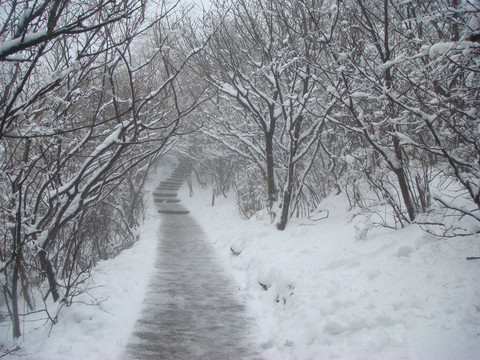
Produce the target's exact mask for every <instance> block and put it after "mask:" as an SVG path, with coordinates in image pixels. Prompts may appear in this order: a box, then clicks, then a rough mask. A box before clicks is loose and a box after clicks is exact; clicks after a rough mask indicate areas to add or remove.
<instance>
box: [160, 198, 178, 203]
mask: <svg viewBox="0 0 480 360" xmlns="http://www.w3.org/2000/svg"><path fill="white" fill-rule="evenodd" d="M153 202H156V203H157V202H158V203H168V204H174V203H179V202H180V199H161V198H155V199H153Z"/></svg>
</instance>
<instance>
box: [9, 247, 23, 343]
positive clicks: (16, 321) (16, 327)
mask: <svg viewBox="0 0 480 360" xmlns="http://www.w3.org/2000/svg"><path fill="white" fill-rule="evenodd" d="M19 262H20V257H19V256H18V255H17V256H16V258H15V267H14V268H13V275H12V294H11V299H12V314H11V316H12V325H13V337H14V338H19V337H20V336H21V335H22V333H21V331H20V314H19V313H18V279H19V276H18V271H19V267H20V264H19Z"/></svg>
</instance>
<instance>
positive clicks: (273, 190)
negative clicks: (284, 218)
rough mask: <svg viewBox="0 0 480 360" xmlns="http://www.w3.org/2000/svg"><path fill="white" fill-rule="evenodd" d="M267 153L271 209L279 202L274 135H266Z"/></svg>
mask: <svg viewBox="0 0 480 360" xmlns="http://www.w3.org/2000/svg"><path fill="white" fill-rule="evenodd" d="M265 153H266V157H267V192H268V206H269V208H270V209H271V208H272V206H273V203H274V202H275V201H276V200H277V189H276V188H275V173H274V170H275V168H274V160H273V133H272V132H268V133H266V134H265Z"/></svg>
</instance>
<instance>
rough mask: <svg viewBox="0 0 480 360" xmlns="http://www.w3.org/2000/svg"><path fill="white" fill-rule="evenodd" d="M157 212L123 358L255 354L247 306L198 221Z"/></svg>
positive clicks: (240, 356)
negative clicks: (154, 242)
mask: <svg viewBox="0 0 480 360" xmlns="http://www.w3.org/2000/svg"><path fill="white" fill-rule="evenodd" d="M159 190H160V191H163V189H161V188H159ZM164 206H169V205H167V204H162V205H160V207H159V209H160V211H163V210H161V209H162V207H164ZM171 206H174V207H175V208H176V209H178V206H179V205H177V204H175V205H171ZM159 216H162V225H161V235H160V243H159V245H158V248H157V249H158V253H157V258H156V263H155V268H156V269H155V273H154V275H153V276H152V279H151V283H150V286H149V290H148V292H147V294H146V297H145V300H144V308H143V312H142V315H141V318H140V319H139V320H138V321H137V324H136V326H135V330H134V333H133V335H132V338H131V340H130V343H129V345H128V346H127V348H126V353H125V356H124V357H125V358H126V359H165V360H167V359H192V360H193V359H209V360H215V359H218V360H226V359H252V358H254V355H255V350H254V349H253V345H252V344H253V342H252V341H250V339H249V338H248V334H249V331H248V328H249V320H248V318H247V316H246V314H245V306H244V304H242V302H241V301H240V300H239V298H238V297H237V296H235V291H234V287H233V285H232V281H233V280H232V279H229V278H228V277H227V276H226V275H225V274H224V271H223V269H222V267H221V266H220V265H219V264H218V263H217V259H216V258H215V256H214V254H213V249H212V248H211V245H210V244H209V243H208V242H207V241H206V240H205V234H204V232H203V230H202V228H201V226H200V225H199V224H198V223H197V222H196V221H195V220H194V219H193V217H191V216H190V215H188V214H178V213H175V214H164V213H162V214H159Z"/></svg>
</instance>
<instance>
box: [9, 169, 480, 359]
mask: <svg viewBox="0 0 480 360" xmlns="http://www.w3.org/2000/svg"><path fill="white" fill-rule="evenodd" d="M168 174H169V171H159V173H158V174H156V175H155V176H153V177H152V181H151V183H150V185H149V189H150V191H151V190H152V189H153V187H154V186H156V185H157V184H158V183H159V181H160V179H162V178H164V177H166V176H167V175H168ZM180 196H181V197H182V204H184V205H185V206H186V207H187V208H189V209H190V210H191V212H192V215H193V216H194V217H195V218H196V219H197V220H198V221H199V223H200V224H201V225H202V226H203V228H204V230H205V232H206V234H207V236H208V238H209V240H210V241H211V243H212V246H213V247H214V249H216V251H217V254H218V255H219V261H222V262H223V264H224V265H225V270H226V271H227V272H230V273H231V275H232V276H233V277H234V279H235V281H236V282H237V284H238V287H239V290H240V291H239V292H240V294H241V296H243V298H244V299H245V301H246V303H247V306H248V309H249V312H250V314H249V315H250V316H251V317H253V318H254V319H255V320H256V323H255V327H254V329H252V332H253V333H254V335H255V337H256V338H257V339H258V344H259V346H260V347H261V349H263V350H262V351H263V354H262V355H263V357H264V358H265V359H266V360H287V359H288V360H290V359H292V360H293V359H296V360H307V359H313V360H329V359H345V360H347V359H348V360H355V359H358V360H359V359H372V360H375V359H382V360H383V359H388V360H396V359H408V360H417V359H418V360H447V359H448V360H450V359H456V360H473V359H478V358H480V282H479V281H478V276H479V275H480V261H478V260H477V261H466V260H465V257H467V256H474V255H479V254H480V239H479V237H478V236H477V237H461V238H456V239H449V240H436V239H434V238H433V237H432V236H430V235H428V234H426V233H424V232H423V231H421V230H420V229H418V228H417V227H415V226H410V227H408V228H406V229H403V230H400V231H393V230H389V229H385V228H377V229H372V230H371V231H370V232H369V233H368V237H367V239H366V240H364V241H357V240H355V239H356V236H355V234H356V228H355V225H356V222H357V220H358V218H354V219H353V220H352V219H351V218H352V214H351V213H349V212H348V211H347V209H348V204H347V201H346V200H345V198H344V197H343V196H342V195H340V196H332V197H330V198H329V199H327V200H325V201H324V202H323V204H322V209H323V210H328V215H329V216H328V218H326V219H323V220H320V221H316V222H314V221H306V220H303V221H302V220H292V221H291V223H290V224H289V225H288V226H287V229H286V230H285V231H283V232H280V231H277V230H276V229H275V228H274V226H272V225H271V224H270V221H269V220H268V219H267V218H265V219H261V216H259V217H256V218H255V217H254V218H252V219H250V220H249V221H244V220H241V219H240V218H239V216H238V214H237V211H236V208H235V205H234V200H233V199H232V198H228V199H225V198H223V197H218V198H217V199H216V203H215V206H213V207H212V206H211V192H210V191H199V190H198V189H195V195H194V197H192V198H190V197H189V196H188V189H187V187H186V186H184V187H183V188H182V189H181V194H180ZM150 205H152V204H151V203H150ZM149 214H150V217H149V218H148V220H147V221H146V222H145V225H144V226H143V227H142V229H141V230H140V235H141V236H140V238H141V240H140V241H139V242H138V243H137V244H136V245H135V246H134V247H132V248H131V249H128V250H126V251H124V252H123V253H122V254H121V255H120V256H119V257H117V258H116V259H113V260H109V261H104V262H101V263H100V264H99V265H98V267H97V271H96V272H95V274H94V276H93V279H92V281H93V283H92V284H93V285H97V286H100V287H97V288H94V289H92V290H91V291H90V294H91V295H92V296H94V297H95V298H99V299H100V298H103V299H105V301H104V302H103V303H102V306H101V308H99V307H95V306H87V305H83V304H80V303H76V304H74V305H73V306H71V307H70V308H63V309H62V310H61V312H60V316H59V323H58V324H57V325H55V326H54V327H53V328H52V329H51V334H50V336H48V333H49V330H50V329H49V328H48V327H41V326H40V325H41V324H42V323H40V322H32V323H27V324H26V325H25V328H24V334H25V335H24V337H23V338H22V339H20V341H19V342H18V343H19V345H20V346H21V347H22V350H21V353H18V354H21V355H23V356H24V358H26V359H33V360H47V359H48V360H50V359H52V360H57V359H58V360H60V359H62V360H63V359H65V360H80V359H95V360H96V359H98V360H100V359H102V360H110V359H112V360H113V359H118V358H119V356H120V354H121V352H122V350H123V348H124V346H125V345H126V343H127V342H128V339H129V335H130V333H131V331H132V329H133V326H134V323H135V320H136V319H137V317H138V315H139V314H140V311H141V304H142V300H143V296H144V293H145V290H146V287H147V285H148V280H149V274H150V273H151V272H152V270H153V262H154V253H155V247H156V243H157V240H158V227H159V221H160V219H159V217H158V216H157V215H156V214H155V210H154V208H153V206H150V207H149ZM323 214H326V211H325V212H324V213H323ZM357 225H358V224H357ZM231 249H232V250H233V251H235V252H236V253H237V254H239V255H234V254H233V252H232V250H231ZM79 300H81V299H79ZM83 300H85V301H87V302H88V301H90V298H88V297H84V298H83ZM102 309H103V310H102ZM1 325H2V324H0V336H1V338H0V344H1V343H2V342H3V343H4V342H5V339H6V338H7V337H8V336H10V332H11V329H10V328H6V327H1ZM12 346H14V344H10V348H11V347H12Z"/></svg>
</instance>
